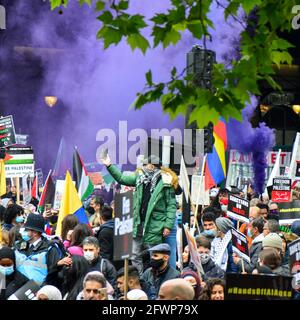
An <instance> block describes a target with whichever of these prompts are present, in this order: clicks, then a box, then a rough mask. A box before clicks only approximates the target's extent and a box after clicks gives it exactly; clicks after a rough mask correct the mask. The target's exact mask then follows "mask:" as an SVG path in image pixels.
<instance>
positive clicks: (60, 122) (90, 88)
mask: <svg viewBox="0 0 300 320" xmlns="http://www.w3.org/2000/svg"><path fill="white" fill-rule="evenodd" d="M3 1H4V4H5V5H6V6H7V30H6V31H5V32H7V34H8V35H9V36H6V37H5V39H4V41H3V44H4V46H2V47H3V48H1V49H4V50H0V55H1V59H2V60H3V61H5V62H6V65H4V66H1V67H2V70H1V73H0V81H1V83H4V87H3V92H7V93H8V94H7V95H6V97H5V102H6V105H8V106H9V110H6V114H14V116H15V117H14V118H15V124H16V129H17V132H19V131H20V129H21V131H22V133H28V134H30V141H29V142H30V143H31V144H32V146H33V148H34V150H35V154H36V161H37V165H36V167H42V168H43V169H44V173H45V171H47V170H48V169H49V168H53V166H54V162H55V158H56V154H57V150H58V146H59V141H60V139H61V137H62V136H63V137H64V138H65V140H66V145H67V147H68V151H67V152H68V153H69V154H68V158H69V159H71V152H72V148H73V146H77V147H78V149H79V151H80V153H81V155H82V158H83V159H84V161H85V162H95V161H96V150H97V148H98V147H99V146H100V145H101V143H103V142H101V143H99V141H96V137H97V132H98V131H99V130H100V129H103V128H108V129H111V130H113V131H114V132H116V133H118V131H119V130H118V126H119V121H122V120H126V121H127V124H128V132H129V130H131V129H135V128H143V129H145V130H146V131H147V133H148V134H149V133H150V130H151V129H153V128H158V129H161V128H167V129H173V128H179V129H181V130H182V129H183V127H184V121H183V118H182V117H179V118H177V119H176V120H175V121H170V119H169V117H168V116H167V115H164V114H163V112H162V110H161V106H160V104H159V103H153V104H149V105H147V106H145V107H144V108H143V109H142V110H139V111H134V110H129V106H130V104H131V103H132V102H133V101H134V99H135V95H136V93H137V92H138V91H141V89H142V87H143V84H144V83H145V76H144V74H145V72H147V71H148V70H149V69H152V72H153V78H154V79H153V80H154V81H155V82H159V81H167V80H169V74H170V70H171V69H172V67H173V66H176V68H177V70H178V71H181V70H183V69H184V68H185V66H186V53H187V52H189V51H190V50H191V48H192V46H193V45H194V44H199V43H200V44H201V41H200V40H197V39H194V38H193V37H191V36H190V35H187V34H186V35H184V36H183V39H182V41H181V42H180V43H178V45H176V47H174V46H170V47H169V48H167V49H166V50H163V49H162V47H161V46H159V47H157V48H156V49H155V50H151V51H148V52H147V53H146V55H145V56H144V55H143V54H142V53H141V52H140V51H135V52H132V51H131V49H130V48H129V46H128V45H127V44H126V43H124V41H123V42H121V43H120V44H119V45H118V46H112V47H110V48H109V49H107V50H103V44H102V42H101V41H99V40H97V39H96V32H97V30H98V29H99V26H100V25H99V21H98V20H97V19H96V16H97V13H95V12H94V10H93V9H91V8H89V7H88V6H86V5H84V6H83V7H82V8H80V7H79V5H78V2H77V1H75V0H74V1H69V2H68V8H66V9H64V8H62V12H63V13H62V14H58V12H59V10H55V11H53V12H52V11H50V9H49V2H47V1H46V2H45V1H40V2H39V1H34V2H29V1H16V0H15V1H11V0H3ZM222 2H223V1H222ZM169 4H170V2H169V1H159V0H144V1H139V0H133V1H130V7H131V11H132V12H135V13H140V14H144V15H145V16H146V17H150V16H151V15H153V14H154V13H159V12H164V11H165V10H166V9H167V8H168V7H169ZM209 17H210V19H211V20H212V21H213V23H214V25H215V30H210V33H211V41H209V40H207V41H206V43H207V48H208V49H211V50H214V51H216V56H217V61H218V62H223V63H225V64H226V65H227V66H230V62H231V60H232V58H237V57H238V55H239V52H238V43H239V34H240V32H241V31H242V30H243V26H241V25H240V24H239V23H238V22H237V21H235V20H234V19H232V18H229V19H228V20H227V21H226V22H225V21H224V18H223V9H222V8H221V7H219V6H218V5H217V4H216V3H215V2H214V3H213V4H212V7H211V12H210V14H209ZM0 31H1V30H0ZM149 32H150V29H146V30H145V35H147V34H148V35H149ZM11 61H12V62H11ZM16 64H17V66H19V67H18V68H19V71H18V68H17V67H16ZM45 95H56V96H57V97H58V103H57V105H56V106H55V107H53V108H49V107H47V106H46V105H45V102H44V96H45ZM245 126H247V123H243V124H242V127H243V128H244V127H245ZM229 127H230V125H229ZM237 127H238V128H239V130H240V129H241V127H239V126H237ZM229 129H230V128H229ZM250 129H252V128H251V126H250V124H249V130H248V131H249V132H250ZM232 130H234V129H232ZM232 130H231V131H232ZM265 131H266V130H265ZM266 133H267V132H266ZM235 134H236V135H238V136H239V135H240V134H241V133H239V132H237V131H235ZM231 136H232V135H231ZM120 138H122V137H119V136H118V137H117V141H116V144H117V145H118V142H119V140H120ZM233 139H234V138H233ZM229 142H231V137H229ZM130 144H131V143H130V142H129V143H128V146H127V148H128V147H130ZM244 144H247V140H245V141H244ZM231 145H232V147H234V148H237V147H236V145H235V144H234V142H231ZM254 147H255V146H253V148H254ZM120 148H126V146H124V145H123V144H121V146H120ZM237 149H238V148H237ZM250 150H252V149H250ZM253 151H254V152H255V150H254V149H253Z"/></svg>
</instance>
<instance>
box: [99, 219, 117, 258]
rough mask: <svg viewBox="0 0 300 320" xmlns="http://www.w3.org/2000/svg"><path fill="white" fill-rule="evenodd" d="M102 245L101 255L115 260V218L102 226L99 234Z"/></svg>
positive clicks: (100, 244)
mask: <svg viewBox="0 0 300 320" xmlns="http://www.w3.org/2000/svg"><path fill="white" fill-rule="evenodd" d="M97 238H98V241H99V246H100V255H101V256H102V257H103V258H105V259H107V260H109V261H110V262H112V261H113V258H114V220H113V219H111V220H108V221H107V222H105V223H103V224H102V225H101V226H100V229H99V231H98V234H97Z"/></svg>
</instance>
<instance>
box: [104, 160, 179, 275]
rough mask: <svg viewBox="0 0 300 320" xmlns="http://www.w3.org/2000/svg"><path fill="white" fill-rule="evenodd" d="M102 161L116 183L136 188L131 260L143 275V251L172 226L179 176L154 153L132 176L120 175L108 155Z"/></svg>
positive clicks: (158, 241)
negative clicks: (166, 166)
mask: <svg viewBox="0 0 300 320" xmlns="http://www.w3.org/2000/svg"><path fill="white" fill-rule="evenodd" d="M102 162H103V164H104V165H106V167H107V170H108V171H109V173H110V174H111V175H112V176H113V178H114V179H115V180H116V181H117V182H118V183H120V184H123V185H127V186H134V187H136V190H135V193H134V216H133V255H132V263H133V265H134V266H135V267H136V268H137V269H138V270H139V273H140V274H142V272H143V262H142V253H143V252H144V251H145V250H146V249H148V248H150V247H152V246H154V245H157V244H160V243H163V242H164V239H165V238H166V237H167V236H168V235H169V234H170V231H171V229H172V228H173V226H174V223H175V219H176V198H175V190H176V189H177V188H178V177H177V176H176V174H175V173H174V172H173V171H172V170H170V169H169V168H164V167H161V162H160V160H159V158H158V157H156V156H153V155H151V156H150V157H148V158H147V159H145V160H144V162H143V167H142V168H141V169H138V170H137V171H136V172H135V173H133V174H132V175H124V174H122V172H120V171H119V170H118V168H117V167H116V166H114V165H112V164H111V162H110V159H109V156H108V155H107V157H106V158H105V159H102Z"/></svg>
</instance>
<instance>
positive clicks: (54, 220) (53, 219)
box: [49, 216, 58, 224]
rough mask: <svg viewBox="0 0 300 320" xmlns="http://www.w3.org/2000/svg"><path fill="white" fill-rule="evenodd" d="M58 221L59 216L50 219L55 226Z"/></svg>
mask: <svg viewBox="0 0 300 320" xmlns="http://www.w3.org/2000/svg"><path fill="white" fill-rule="evenodd" d="M57 220H58V216H51V217H50V218H49V221H50V223H51V224H55V223H56V222H57Z"/></svg>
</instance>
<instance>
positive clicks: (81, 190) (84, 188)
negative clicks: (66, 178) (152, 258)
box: [73, 149, 94, 201]
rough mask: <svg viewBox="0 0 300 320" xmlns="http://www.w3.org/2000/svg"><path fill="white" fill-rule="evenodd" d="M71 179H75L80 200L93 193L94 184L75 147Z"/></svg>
mask: <svg viewBox="0 0 300 320" xmlns="http://www.w3.org/2000/svg"><path fill="white" fill-rule="evenodd" d="M73 180H75V183H76V189H77V191H78V195H79V198H80V200H81V201H83V200H85V199H86V198H87V197H88V196H89V195H90V194H92V193H93V191H94V186H93V184H92V182H91V179H90V177H89V176H88V174H87V171H86V168H85V166H84V163H83V161H82V160H81V158H80V155H79V153H78V150H77V149H75V151H74V154H73Z"/></svg>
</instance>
